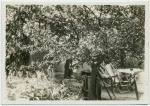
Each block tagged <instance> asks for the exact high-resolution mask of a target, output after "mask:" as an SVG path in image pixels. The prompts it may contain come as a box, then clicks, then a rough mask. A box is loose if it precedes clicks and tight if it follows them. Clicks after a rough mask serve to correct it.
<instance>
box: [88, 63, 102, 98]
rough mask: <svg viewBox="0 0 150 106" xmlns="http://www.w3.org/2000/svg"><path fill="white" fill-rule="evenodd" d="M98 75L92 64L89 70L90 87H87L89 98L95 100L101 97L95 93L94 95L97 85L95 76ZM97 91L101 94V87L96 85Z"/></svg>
mask: <svg viewBox="0 0 150 106" xmlns="http://www.w3.org/2000/svg"><path fill="white" fill-rule="evenodd" d="M98 75H99V73H98V71H97V69H96V66H95V65H92V72H91V79H90V88H89V100H96V99H101V97H100V95H97V97H98V98H97V97H96V86H97V84H98V83H97V81H96V77H97V76H98ZM97 87H98V92H99V94H101V87H100V86H99V85H98V86H97Z"/></svg>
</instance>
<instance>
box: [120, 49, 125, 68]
mask: <svg viewBox="0 0 150 106" xmlns="http://www.w3.org/2000/svg"><path fill="white" fill-rule="evenodd" d="M125 57H126V56H125V51H124V49H120V59H121V61H120V66H121V68H125V64H124V63H125Z"/></svg>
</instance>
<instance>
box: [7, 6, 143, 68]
mask: <svg viewBox="0 0 150 106" xmlns="http://www.w3.org/2000/svg"><path fill="white" fill-rule="evenodd" d="M6 11H7V12H6V13H7V22H6V23H7V27H6V32H7V33H6V40H7V43H6V56H7V58H8V59H10V57H13V58H14V59H12V58H11V59H10V60H11V62H10V63H12V62H14V61H18V63H19V61H21V60H22V59H23V58H25V57H27V54H26V55H25V54H21V52H26V53H30V54H34V53H35V52H38V51H49V52H48V54H46V55H45V57H44V59H45V60H44V61H47V60H49V59H50V60H51V61H52V60H53V61H55V62H59V61H61V58H62V57H64V58H73V59H74V60H78V61H82V62H89V63H92V61H93V57H94V56H95V55H101V57H102V56H103V55H102V54H107V56H105V57H109V61H112V62H115V63H116V64H118V66H119V67H126V66H125V65H124V64H125V63H124V62H125V61H126V56H128V55H129V56H131V57H135V58H137V59H143V58H144V35H145V33H144V32H145V28H144V23H145V18H144V17H145V7H144V6H140V5H138V6H136V5H135V6H118V5H115V6H114V5H105V6H102V5H51V6H41V5H18V6H16V5H15V6H12V5H7V10H6ZM48 26H49V27H48ZM28 56H29V55H28ZM103 60H108V58H103ZM103 60H102V61H103ZM52 63H53V62H52Z"/></svg>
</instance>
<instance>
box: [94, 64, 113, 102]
mask: <svg viewBox="0 0 150 106" xmlns="http://www.w3.org/2000/svg"><path fill="white" fill-rule="evenodd" d="M97 69H98V72H99V77H97V79H99V81H100V84H101V85H102V86H103V87H104V88H105V89H106V91H107V93H108V95H109V97H110V99H111V100H112V97H111V95H110V92H109V90H108V88H110V90H111V92H112V94H113V96H114V97H115V98H116V96H115V94H114V92H113V86H114V85H113V80H112V78H114V77H115V76H112V77H111V76H109V75H108V74H107V71H106V70H105V69H104V68H103V67H98V68H97Z"/></svg>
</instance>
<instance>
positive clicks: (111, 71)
mask: <svg viewBox="0 0 150 106" xmlns="http://www.w3.org/2000/svg"><path fill="white" fill-rule="evenodd" d="M104 68H105V69H106V71H107V72H108V75H109V76H110V77H114V78H112V80H113V82H114V85H115V87H116V88H117V89H118V90H119V92H120V93H121V94H122V93H127V92H131V91H130V90H129V87H131V83H130V79H128V78H126V80H123V79H122V78H121V76H120V74H119V73H118V71H117V70H116V69H115V68H114V67H113V65H112V64H106V65H105V66H104ZM119 87H120V88H126V90H124V91H123V90H121V89H120V88H119Z"/></svg>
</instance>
